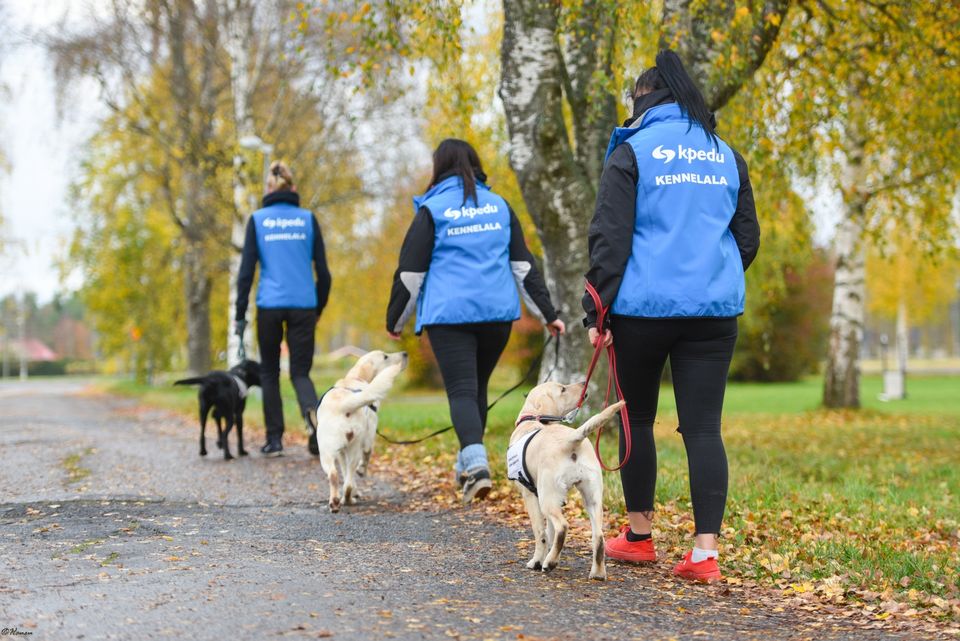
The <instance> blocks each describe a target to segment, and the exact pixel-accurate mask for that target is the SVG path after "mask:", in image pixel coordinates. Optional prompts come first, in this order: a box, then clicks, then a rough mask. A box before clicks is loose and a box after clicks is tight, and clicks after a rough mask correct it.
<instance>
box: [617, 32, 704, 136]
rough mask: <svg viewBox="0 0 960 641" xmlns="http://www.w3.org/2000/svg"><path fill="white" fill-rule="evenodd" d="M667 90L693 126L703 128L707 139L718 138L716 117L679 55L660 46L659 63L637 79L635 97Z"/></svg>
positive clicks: (657, 60)
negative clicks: (715, 128)
mask: <svg viewBox="0 0 960 641" xmlns="http://www.w3.org/2000/svg"><path fill="white" fill-rule="evenodd" d="M658 89H667V90H669V91H670V94H671V95H672V96H673V99H674V100H676V101H677V104H679V105H680V108H681V109H683V111H684V112H685V113H686V114H687V118H689V120H690V124H691V126H692V125H693V123H694V122H696V123H697V124H698V125H700V126H701V127H703V130H704V131H705V132H706V134H707V139H708V140H710V141H714V142H715V141H716V139H717V134H716V132H715V131H714V125H713V122H714V121H713V118H712V114H711V113H710V109H709V108H708V107H707V101H706V100H704V98H703V94H702V93H700V90H699V89H698V88H697V85H696V84H695V83H694V82H693V78H691V77H690V74H688V73H687V70H686V68H685V67H684V66H683V61H682V60H680V56H678V55H677V54H676V53H674V52H673V51H672V50H670V49H661V50H660V51H659V52H658V53H657V59H656V66H654V67H650V68H649V69H647V70H646V71H644V72H643V73H642V74H640V76H639V77H638V78H637V83H636V84H635V85H634V87H633V96H634V100H635V101H636V100H637V99H638V97H639V94H640V93H647V92H650V91H656V90H658Z"/></svg>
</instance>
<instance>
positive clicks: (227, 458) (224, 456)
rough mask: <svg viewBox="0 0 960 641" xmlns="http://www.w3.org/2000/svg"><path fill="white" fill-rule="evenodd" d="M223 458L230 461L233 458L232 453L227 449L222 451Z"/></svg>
mask: <svg viewBox="0 0 960 641" xmlns="http://www.w3.org/2000/svg"><path fill="white" fill-rule="evenodd" d="M223 460H224V461H232V460H233V454H231V453H230V451H229V450H227V451H225V452H224V453H223Z"/></svg>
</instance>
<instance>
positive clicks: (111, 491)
mask: <svg viewBox="0 0 960 641" xmlns="http://www.w3.org/2000/svg"><path fill="white" fill-rule="evenodd" d="M196 436H197V430H196V427H195V426H194V425H193V424H192V423H190V422H185V421H184V420H183V419H181V418H179V417H176V416H174V415H171V414H169V413H165V412H161V411H153V410H142V409H138V408H137V407H136V406H135V405H134V404H133V403H132V402H131V401H129V400H122V399H117V398H112V397H107V396H101V395H97V394H95V393H93V392H92V391H90V390H87V389H84V387H83V385H82V384H79V383H71V382H65V383H50V382H43V383H28V384H19V383H16V384H4V385H0V581H2V582H0V628H14V627H15V628H17V629H18V630H19V631H20V632H30V633H32V634H31V635H30V636H29V637H24V638H30V639H136V640H140V639H163V638H189V639H261V638H274V637H286V636H290V637H298V638H325V637H332V638H334V639H379V638H397V639H450V638H459V639H465V640H466V639H517V638H524V639H528V640H529V639H579V638H590V639H624V638H643V639H668V638H672V637H675V638H691V639H693V638H696V639H701V638H703V639H711V638H712V639H734V638H736V639H767V640H768V639H777V638H784V639H786V638H798V639H799V638H816V639H894V638H896V639H900V638H913V637H908V636H904V635H900V634H894V633H886V632H883V631H878V630H870V631H865V630H862V629H857V628H852V627H849V628H843V627H840V628H837V627H834V624H832V623H831V624H827V623H825V622H818V621H817V620H815V619H813V618H809V615H801V614H800V613H792V612H790V611H789V609H787V610H784V611H781V612H776V611H775V608H769V607H768V608H764V607H761V606H758V604H757V603H755V602H750V601H748V600H746V599H745V597H744V596H742V595H738V594H736V593H733V594H730V593H729V592H728V593H727V594H726V595H725V594H724V593H723V592H724V588H723V587H717V586H711V587H699V586H686V585H680V584H677V585H674V586H673V587H672V588H671V587H670V586H669V584H667V583H666V580H665V576H666V571H665V568H663V567H655V568H633V567H624V566H616V565H611V566H610V567H609V573H610V576H611V580H610V581H608V582H607V583H602V584H601V583H597V582H593V581H589V580H587V579H586V578H585V577H586V576H587V572H588V569H589V564H588V561H587V557H588V553H587V543H586V541H583V540H577V539H574V540H573V541H572V542H571V543H570V547H569V548H568V550H567V551H566V552H565V556H564V558H563V563H562V565H561V567H560V568H559V569H558V570H557V571H556V572H555V573H553V574H552V575H549V576H543V575H541V574H539V573H535V572H532V571H529V570H526V569H525V568H523V567H522V566H521V565H520V564H518V563H517V561H518V560H521V559H522V556H523V554H524V553H525V552H524V551H522V550H520V549H519V546H520V544H521V543H522V541H523V540H524V539H525V537H526V533H525V532H520V531H517V530H514V529H512V528H508V527H504V526H501V525H499V524H497V523H490V522H485V520H484V519H483V518H482V516H481V514H480V513H479V511H475V510H469V509H462V510H456V511H446V512H426V511H412V510H408V509H405V507H404V497H403V496H402V495H400V494H399V493H398V492H397V491H396V490H394V489H393V486H392V485H391V484H390V483H389V482H388V480H384V479H380V480H378V481H366V482H365V483H364V485H363V486H362V490H364V491H365V497H366V500H365V501H364V502H363V504H362V505H358V506H356V507H353V508H347V509H346V510H345V511H344V512H342V513H341V514H339V515H331V514H329V513H328V512H327V511H326V509H324V508H325V503H326V498H325V496H324V493H325V490H324V489H323V487H322V486H323V485H324V484H323V483H322V482H321V476H320V474H321V472H320V468H319V465H317V464H316V463H315V462H314V461H313V460H312V459H310V458H309V457H308V456H307V455H306V452H305V451H293V452H290V454H289V455H288V456H286V457H284V458H282V459H272V460H264V459H262V458H260V457H259V456H256V455H253V456H250V457H247V458H246V459H238V460H235V461H232V462H229V463H225V462H224V461H223V460H222V459H220V458H219V457H217V456H216V455H214V454H213V453H215V452H217V450H216V449H215V448H212V447H211V456H210V457H208V458H206V459H201V458H200V457H199V456H197V444H196ZM211 445H212V443H211ZM251 445H252V444H251ZM251 449H253V448H251ZM297 450H300V448H297ZM804 616H806V617H807V618H803V617H804Z"/></svg>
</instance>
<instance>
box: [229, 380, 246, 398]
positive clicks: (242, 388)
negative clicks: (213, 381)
mask: <svg viewBox="0 0 960 641" xmlns="http://www.w3.org/2000/svg"><path fill="white" fill-rule="evenodd" d="M233 380H235V381H236V382H237V387H239V388H240V398H246V397H247V393H248V392H249V391H250V388H248V387H247V384H246V383H244V382H243V379H242V378H240V377H239V376H236V375H234V377H233Z"/></svg>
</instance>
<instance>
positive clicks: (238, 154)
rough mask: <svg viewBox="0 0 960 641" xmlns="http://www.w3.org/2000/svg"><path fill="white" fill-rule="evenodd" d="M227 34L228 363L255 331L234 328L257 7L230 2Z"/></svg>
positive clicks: (251, 130)
mask: <svg viewBox="0 0 960 641" xmlns="http://www.w3.org/2000/svg"><path fill="white" fill-rule="evenodd" d="M230 5H231V6H230V7H229V13H228V15H229V19H228V23H227V34H226V36H227V37H226V38H225V39H224V44H225V47H226V50H227V53H228V55H229V56H230V83H231V87H232V90H233V91H232V93H233V116H234V132H235V133H236V138H237V140H236V141H235V143H234V145H235V151H234V155H233V208H234V215H233V220H232V224H231V229H230V246H231V247H230V249H231V252H230V261H229V269H228V278H229V280H228V283H229V285H228V287H229V302H228V304H227V367H233V366H234V365H236V364H237V363H239V362H240V345H241V340H242V341H243V347H244V352H245V353H246V352H249V351H250V347H251V338H250V337H252V336H253V332H252V331H250V332H246V333H245V334H244V336H243V337H240V336H237V334H236V333H235V332H234V327H235V325H236V320H237V318H236V307H237V278H238V276H239V274H240V259H241V255H240V251H241V248H242V247H243V241H244V236H245V231H246V221H247V217H248V216H249V214H250V211H251V210H252V206H251V201H252V200H253V198H252V197H251V196H252V193H251V191H250V190H249V188H248V186H247V175H246V171H245V169H246V167H245V163H244V155H243V149H242V148H241V147H240V143H239V141H240V140H241V139H242V138H243V137H244V136H251V135H253V134H255V133H256V132H255V127H254V123H253V108H252V105H251V97H252V82H251V80H252V78H251V74H252V73H253V70H251V69H250V55H249V52H250V49H251V44H252V41H253V7H252V6H250V5H248V4H247V3H246V2H244V1H243V0H234V1H233V2H231V3H230Z"/></svg>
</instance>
